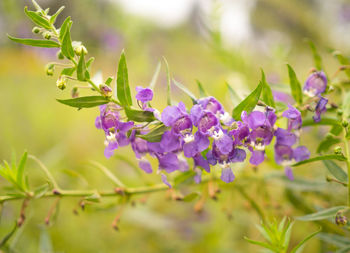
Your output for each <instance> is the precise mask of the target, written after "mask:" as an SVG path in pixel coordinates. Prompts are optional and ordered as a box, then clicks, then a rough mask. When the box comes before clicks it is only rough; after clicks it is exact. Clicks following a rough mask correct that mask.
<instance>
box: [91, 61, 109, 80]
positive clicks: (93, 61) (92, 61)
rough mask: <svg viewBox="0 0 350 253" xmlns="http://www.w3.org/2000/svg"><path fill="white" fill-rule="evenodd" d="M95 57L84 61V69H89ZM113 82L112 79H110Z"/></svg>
mask: <svg viewBox="0 0 350 253" xmlns="http://www.w3.org/2000/svg"><path fill="white" fill-rule="evenodd" d="M94 60H95V57H90V58H89V60H87V61H86V68H87V69H89V68H90V67H91V64H92V63H93V62H94ZM112 81H113V78H112Z"/></svg>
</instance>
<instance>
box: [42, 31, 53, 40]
mask: <svg viewBox="0 0 350 253" xmlns="http://www.w3.org/2000/svg"><path fill="white" fill-rule="evenodd" d="M43 37H44V38H45V39H47V40H49V39H51V33H50V32H44V33H43Z"/></svg>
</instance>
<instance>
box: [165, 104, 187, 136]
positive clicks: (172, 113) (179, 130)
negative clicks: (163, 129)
mask: <svg viewBox="0 0 350 253" xmlns="http://www.w3.org/2000/svg"><path fill="white" fill-rule="evenodd" d="M161 119H162V122H163V123H164V125H166V126H168V127H172V132H173V133H174V134H175V135H183V136H185V135H186V134H188V133H191V132H192V120H191V118H190V116H189V115H188V113H187V112H186V107H185V105H184V103H182V102H179V104H178V106H167V107H166V108H165V109H164V111H163V112H162V116H161Z"/></svg>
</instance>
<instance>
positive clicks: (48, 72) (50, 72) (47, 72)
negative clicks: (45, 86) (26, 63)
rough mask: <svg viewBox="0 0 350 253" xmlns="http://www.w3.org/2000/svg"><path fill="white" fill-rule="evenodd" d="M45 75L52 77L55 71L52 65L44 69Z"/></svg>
mask: <svg viewBox="0 0 350 253" xmlns="http://www.w3.org/2000/svg"><path fill="white" fill-rule="evenodd" d="M45 71H46V75H48V76H53V72H54V71H55V65H54V64H52V63H49V64H47V65H46V67H45Z"/></svg>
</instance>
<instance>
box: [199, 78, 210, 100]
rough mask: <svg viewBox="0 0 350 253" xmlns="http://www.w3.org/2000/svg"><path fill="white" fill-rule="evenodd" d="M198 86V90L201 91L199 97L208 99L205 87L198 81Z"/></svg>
mask: <svg viewBox="0 0 350 253" xmlns="http://www.w3.org/2000/svg"><path fill="white" fill-rule="evenodd" d="M196 83H197V86H198V90H199V97H201V98H203V97H207V96H208V95H207V93H206V92H205V90H204V87H203V85H202V84H201V82H200V81H198V80H196Z"/></svg>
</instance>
